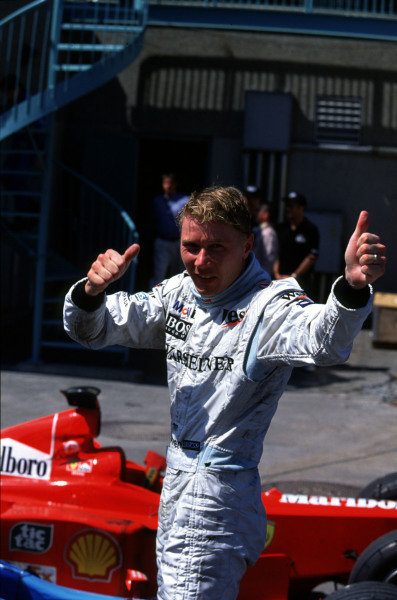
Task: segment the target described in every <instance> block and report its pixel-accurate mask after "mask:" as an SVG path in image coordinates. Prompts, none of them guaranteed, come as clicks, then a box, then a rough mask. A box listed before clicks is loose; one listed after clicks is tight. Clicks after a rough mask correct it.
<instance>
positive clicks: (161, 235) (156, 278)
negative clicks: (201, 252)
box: [151, 172, 188, 285]
mask: <svg viewBox="0 0 397 600" xmlns="http://www.w3.org/2000/svg"><path fill="white" fill-rule="evenodd" d="M161 184H162V188H163V193H162V194H160V196H156V198H154V200H153V220H154V223H153V224H154V265H153V277H152V280H151V283H152V285H155V284H156V283H160V282H161V281H163V279H165V278H166V277H171V276H172V275H176V274H177V273H179V272H180V271H181V269H183V263H182V261H181V256H180V251H179V237H180V231H179V227H178V224H177V221H176V216H177V214H178V213H179V211H180V210H181V209H182V208H183V206H184V205H185V204H186V202H187V200H188V196H186V194H181V193H179V192H178V191H177V190H178V180H177V177H176V175H175V174H174V173H169V172H167V173H163V175H162V178H161Z"/></svg>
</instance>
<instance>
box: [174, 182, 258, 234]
mask: <svg viewBox="0 0 397 600" xmlns="http://www.w3.org/2000/svg"><path fill="white" fill-rule="evenodd" d="M186 216H189V217H191V218H192V219H196V220H197V221H198V222H199V223H227V224H228V225H231V226H232V227H234V228H235V229H237V231H239V232H240V233H242V234H244V235H246V236H247V237H248V236H249V235H250V233H251V219H250V215H249V212H248V208H247V204H246V202H245V200H244V196H243V195H242V193H241V192H240V191H239V190H238V189H237V188H235V187H211V188H207V189H205V190H203V191H202V192H193V193H192V195H191V196H190V198H189V200H188V201H187V202H186V204H185V206H184V207H183V208H182V210H181V211H180V212H179V214H178V217H177V218H178V223H179V226H180V227H182V223H183V220H184V218H185V217H186Z"/></svg>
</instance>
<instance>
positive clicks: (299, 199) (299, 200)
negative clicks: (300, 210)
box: [283, 192, 307, 208]
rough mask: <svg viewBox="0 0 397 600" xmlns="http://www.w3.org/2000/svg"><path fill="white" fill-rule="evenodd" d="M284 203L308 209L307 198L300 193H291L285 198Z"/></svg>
mask: <svg viewBox="0 0 397 600" xmlns="http://www.w3.org/2000/svg"><path fill="white" fill-rule="evenodd" d="M283 201H284V202H285V203H288V204H292V203H294V204H298V205H299V206H303V207H305V208H306V206H307V202H306V198H305V196H304V195H303V194H299V193H298V192H289V193H288V194H287V195H286V196H285V197H284V198H283Z"/></svg>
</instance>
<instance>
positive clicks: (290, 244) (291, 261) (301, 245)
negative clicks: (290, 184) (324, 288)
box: [274, 192, 319, 291]
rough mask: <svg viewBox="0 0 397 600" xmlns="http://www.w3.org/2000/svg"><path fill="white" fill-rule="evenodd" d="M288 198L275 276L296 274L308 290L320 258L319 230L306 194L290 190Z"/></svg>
mask: <svg viewBox="0 0 397 600" xmlns="http://www.w3.org/2000/svg"><path fill="white" fill-rule="evenodd" d="M284 201H285V212H286V216H287V220H286V221H285V222H284V223H282V224H281V225H279V227H278V231H277V234H278V241H279V257H278V260H277V261H276V263H275V265H274V277H275V279H284V278H285V277H295V279H297V280H298V282H299V283H300V285H301V286H302V287H304V289H305V291H309V290H310V288H312V279H313V277H312V275H313V270H314V264H315V262H316V260H317V257H318V246H319V233H318V229H317V227H316V226H315V225H314V224H313V223H311V222H310V221H309V219H307V218H306V217H305V215H304V212H305V208H306V205H307V203H306V198H305V196H303V195H302V194H298V193H297V192H290V193H289V194H288V196H287V197H286V198H284Z"/></svg>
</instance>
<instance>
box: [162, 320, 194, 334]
mask: <svg viewBox="0 0 397 600" xmlns="http://www.w3.org/2000/svg"><path fill="white" fill-rule="evenodd" d="M191 326H192V324H191V323H187V322H186V321H184V320H183V319H179V318H178V317H175V316H174V315H168V317H167V321H166V324H165V331H166V333H169V334H170V335H172V336H173V337H175V338H178V340H185V339H186V336H187V334H188V333H189V330H190V328H191Z"/></svg>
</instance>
